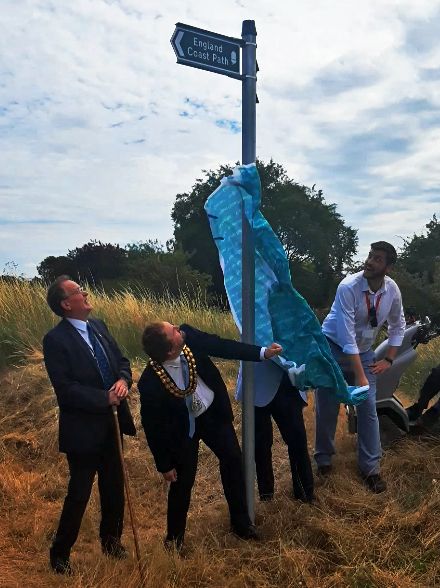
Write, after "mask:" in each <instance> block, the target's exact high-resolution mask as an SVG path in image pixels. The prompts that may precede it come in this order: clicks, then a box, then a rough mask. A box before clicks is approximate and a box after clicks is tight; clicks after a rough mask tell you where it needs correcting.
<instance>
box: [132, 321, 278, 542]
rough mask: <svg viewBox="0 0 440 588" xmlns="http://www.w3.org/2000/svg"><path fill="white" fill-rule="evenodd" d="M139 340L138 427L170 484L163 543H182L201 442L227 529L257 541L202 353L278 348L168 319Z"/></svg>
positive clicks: (224, 410)
mask: <svg viewBox="0 0 440 588" xmlns="http://www.w3.org/2000/svg"><path fill="white" fill-rule="evenodd" d="M142 343H143V347H144V350H145V352H146V353H147V355H149V356H150V362H149V364H148V365H147V367H146V368H145V370H144V372H143V374H142V376H141V379H140V380H139V383H138V388H139V392H140V398H141V418H142V425H143V427H144V430H145V434H146V437H147V441H148V445H149V447H150V449H151V452H152V453H153V457H154V460H155V462H156V467H157V469H158V471H159V472H160V473H161V474H162V475H163V477H164V479H165V480H166V481H168V482H170V483H171V484H170V488H169V492H168V513H167V536H166V539H165V544H166V545H170V546H175V547H176V548H177V549H178V550H180V549H181V547H182V545H183V539H184V535H185V528H186V518H187V513H188V509H189V504H190V499H191V489H192V487H193V484H194V480H195V476H196V470H197V457H198V448H199V440H200V439H201V440H203V441H204V442H205V443H206V445H207V446H208V447H209V448H210V449H211V450H212V451H213V452H214V453H215V455H216V456H217V458H218V459H219V462H220V475H221V480H222V484H223V490H224V493H225V497H226V500H227V502H228V506H229V513H230V519H231V527H232V531H233V532H234V533H235V534H236V535H238V536H239V537H241V538H242V539H256V538H257V533H256V530H255V527H254V526H253V525H252V523H251V521H250V519H249V515H248V512H247V505H246V493H245V484H244V476H243V469H242V458H241V451H240V446H239V444H238V440H237V436H236V434H235V430H234V427H233V425H232V419H233V415H232V408H231V403H230V400H229V396H228V392H227V389H226V385H225V383H224V381H223V379H222V377H221V375H220V372H219V371H218V369H217V368H216V366H215V365H214V364H213V362H212V361H211V359H210V358H209V355H212V356H215V357H222V358H224V359H241V360H245V361H260V360H261V359H269V358H270V357H273V356H274V355H277V354H279V353H280V352H281V347H280V346H279V345H277V344H276V343H272V345H271V346H270V347H267V348H265V347H257V346H255V345H247V344H244V343H239V342H237V341H232V340H228V339H222V338H220V337H217V336H216V335H211V334H209V333H204V332H202V331H199V330H197V329H195V328H193V327H191V326H189V325H182V326H181V327H176V326H174V325H172V324H170V323H167V322H159V323H153V324H151V325H148V326H147V327H146V328H145V331H144V334H143V337H142Z"/></svg>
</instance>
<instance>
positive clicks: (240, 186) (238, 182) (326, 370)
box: [205, 164, 357, 404]
mask: <svg viewBox="0 0 440 588" xmlns="http://www.w3.org/2000/svg"><path fill="white" fill-rule="evenodd" d="M260 202H261V185H260V178H259V175H258V170H257V168H256V165H255V164H249V165H243V166H238V167H236V168H235V170H234V172H233V175H232V176H228V177H226V178H223V179H222V180H221V184H220V186H219V188H217V189H216V190H215V191H214V192H213V193H212V194H211V195H210V197H209V198H208V200H207V201H206V204H205V211H206V213H207V215H208V219H209V223H210V227H211V232H212V236H213V238H214V240H215V243H216V245H217V248H218V251H219V256H220V263H221V265H222V269H223V273H224V281H225V288H226V292H227V295H228V299H229V304H230V307H231V310H232V314H233V316H234V320H235V323H236V325H237V327H238V329H239V331H240V332H241V325H242V307H241V288H242V267H241V265H242V259H241V249H242V205H243V206H244V214H245V217H246V219H247V222H249V224H250V227H251V229H252V233H253V237H254V241H255V342H256V344H257V345H262V346H263V345H267V344H268V342H271V341H276V342H277V343H280V344H281V345H282V347H283V356H282V357H277V358H273V359H272V361H274V362H275V363H277V364H278V365H279V366H280V367H282V368H283V369H285V370H287V371H289V370H290V376H292V372H293V374H294V383H295V385H296V386H297V387H298V388H299V389H301V390H306V389H308V388H317V387H323V388H329V393H332V394H334V395H335V397H336V398H337V399H338V400H340V401H341V402H345V403H349V404H352V403H357V399H355V398H353V397H352V396H351V394H350V391H349V389H348V388H347V384H346V382H345V380H344V377H343V375H342V372H341V370H340V368H339V366H338V364H337V363H336V361H335V360H334V359H333V356H332V354H331V351H330V348H329V345H328V342H327V339H326V338H325V336H324V335H323V334H322V331H321V326H320V324H319V321H318V319H317V318H316V316H315V314H314V313H313V311H312V309H311V308H310V306H309V305H308V304H307V302H306V300H305V299H304V298H303V297H302V296H301V295H300V294H299V293H298V292H297V291H296V290H295V289H294V287H293V286H292V281H291V276H290V270H289V263H288V260H287V257H286V254H285V252H284V249H283V246H282V244H281V242H280V241H279V239H278V237H277V236H276V235H275V233H274V232H273V230H272V228H271V227H270V225H269V223H268V222H267V221H266V219H265V218H264V216H263V215H262V214H261V212H260V210H259V207H260ZM291 379H292V377H291ZM330 389H331V390H330Z"/></svg>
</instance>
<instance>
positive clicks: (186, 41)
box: [171, 20, 257, 522]
mask: <svg viewBox="0 0 440 588" xmlns="http://www.w3.org/2000/svg"><path fill="white" fill-rule="evenodd" d="M241 37H242V38H241V39H234V38H233V37H227V36H225V35H220V34H218V33H213V32H211V31H205V30H204V29H198V28H196V27H192V26H189V25H185V24H182V23H177V24H176V29H175V31H174V34H173V36H172V37H171V45H172V46H173V49H174V52H175V54H176V57H177V63H181V64H182V65H189V66H190V67H197V68H198V69H204V70H207V71H212V72H214V73H219V74H222V75H225V76H229V77H231V78H235V79H237V80H241V82H242V163H243V164H249V163H254V162H255V159H256V103H257V94H256V84H257V60H256V48H257V44H256V38H257V31H256V28H255V21H253V20H245V21H243V27H242V33H241ZM241 50H242V51H243V71H242V73H241V74H240V53H241ZM241 304H242V313H241V314H242V334H241V338H242V341H244V342H245V343H254V342H255V244H254V239H253V233H252V227H251V226H250V225H249V222H248V220H247V218H246V216H245V214H244V209H242V299H241ZM242 375H243V379H242V382H243V383H242V385H243V411H242V414H243V416H242V429H243V458H244V470H245V482H246V498H247V504H248V511H249V517H250V519H251V521H252V522H254V520H255V493H254V486H255V437H254V429H255V425H254V369H253V365H252V363H251V362H246V361H245V362H243V374H242Z"/></svg>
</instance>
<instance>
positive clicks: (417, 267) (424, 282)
mask: <svg viewBox="0 0 440 588" xmlns="http://www.w3.org/2000/svg"><path fill="white" fill-rule="evenodd" d="M426 228H427V232H426V234H422V235H416V234H414V235H413V237H412V238H411V239H405V240H404V245H403V248H402V250H401V252H400V255H399V262H398V264H397V267H396V279H397V281H398V284H399V286H400V287H401V290H402V296H403V301H404V304H405V305H406V306H413V307H414V308H415V309H416V310H417V312H418V313H419V314H422V315H423V314H429V315H432V316H437V315H439V313H440V222H439V220H438V219H437V216H436V215H435V214H434V215H433V217H432V219H431V220H430V221H429V222H428V223H427V224H426Z"/></svg>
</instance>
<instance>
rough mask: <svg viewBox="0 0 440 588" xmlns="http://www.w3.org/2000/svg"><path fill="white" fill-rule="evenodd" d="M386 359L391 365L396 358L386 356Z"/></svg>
mask: <svg viewBox="0 0 440 588" xmlns="http://www.w3.org/2000/svg"><path fill="white" fill-rule="evenodd" d="M384 360H385V361H387V362H388V363H389V364H390V365H393V361H394V359H391V358H390V357H384Z"/></svg>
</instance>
